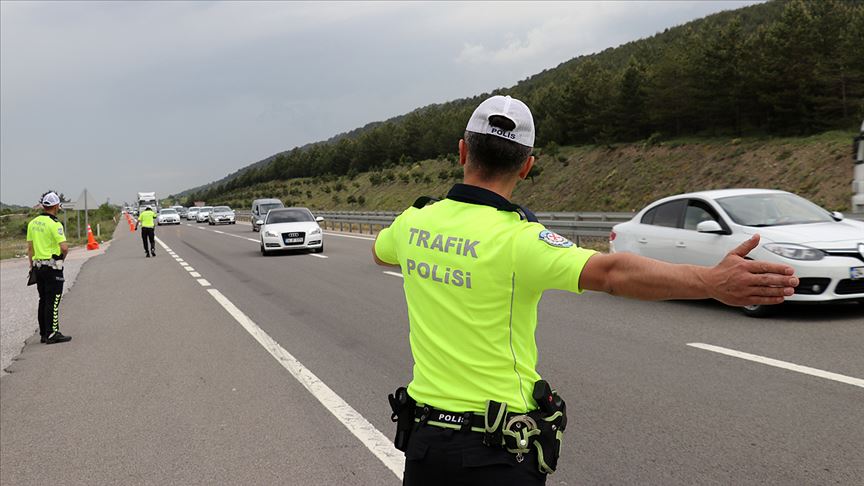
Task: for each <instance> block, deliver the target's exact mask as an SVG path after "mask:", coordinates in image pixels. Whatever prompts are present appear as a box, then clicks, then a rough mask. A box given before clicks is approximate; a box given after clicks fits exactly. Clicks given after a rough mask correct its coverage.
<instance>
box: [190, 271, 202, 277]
mask: <svg viewBox="0 0 864 486" xmlns="http://www.w3.org/2000/svg"><path fill="white" fill-rule="evenodd" d="M189 275H192V276H193V277H196V278H197V277H200V276H201V274H200V273H198V272H189Z"/></svg>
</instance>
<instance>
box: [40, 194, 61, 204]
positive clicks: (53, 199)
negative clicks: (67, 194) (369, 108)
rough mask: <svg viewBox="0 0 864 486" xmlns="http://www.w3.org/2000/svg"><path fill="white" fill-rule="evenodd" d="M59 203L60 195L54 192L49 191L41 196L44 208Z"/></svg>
mask: <svg viewBox="0 0 864 486" xmlns="http://www.w3.org/2000/svg"><path fill="white" fill-rule="evenodd" d="M58 204H60V196H58V195H57V193H56V192H49V193H48V194H45V195H44V196H42V205H43V206H45V207H46V208H48V207H51V206H56V205H58Z"/></svg>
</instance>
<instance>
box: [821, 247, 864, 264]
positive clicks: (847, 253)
mask: <svg viewBox="0 0 864 486" xmlns="http://www.w3.org/2000/svg"><path fill="white" fill-rule="evenodd" d="M823 251H824V252H825V253H827V254H828V255H829V256H837V257H847V258H857V259H858V260H861V261H862V262H864V255H862V254H861V253H859V252H857V251H855V250H823Z"/></svg>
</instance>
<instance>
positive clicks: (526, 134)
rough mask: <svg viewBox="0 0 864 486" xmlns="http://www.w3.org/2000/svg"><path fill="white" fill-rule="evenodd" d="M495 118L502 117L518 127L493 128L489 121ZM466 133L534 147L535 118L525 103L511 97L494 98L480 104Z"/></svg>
mask: <svg viewBox="0 0 864 486" xmlns="http://www.w3.org/2000/svg"><path fill="white" fill-rule="evenodd" d="M493 116H502V117H504V118H506V119H508V120H510V121H512V122H513V123H514V124H515V125H516V127H515V128H513V130H505V129H503V128H498V127H495V126H492V125H491V124H490V123H489V119H490V118H492V117H493ZM465 131H468V132H474V133H483V134H487V135H495V136H496V137H501V138H504V139H507V140H511V141H513V142H516V143H518V144H519V145H524V146H526V147H533V146H534V117H532V116H531V110H529V109H528V106H527V105H525V103H522V102H521V101H519V100H517V99H516V98H511V97H509V96H501V95H498V96H493V97H491V98H489V99H487V100H486V101H484V102H483V103H480V106H478V107H477V109H476V110H474V113H472V114H471V118H470V119H468V126H467V127H466V128H465Z"/></svg>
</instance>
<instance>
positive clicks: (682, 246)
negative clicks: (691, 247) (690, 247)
mask: <svg viewBox="0 0 864 486" xmlns="http://www.w3.org/2000/svg"><path fill="white" fill-rule="evenodd" d="M675 247H676V248H687V243H684V242H683V241H679V242H677V243H675Z"/></svg>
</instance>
